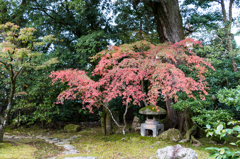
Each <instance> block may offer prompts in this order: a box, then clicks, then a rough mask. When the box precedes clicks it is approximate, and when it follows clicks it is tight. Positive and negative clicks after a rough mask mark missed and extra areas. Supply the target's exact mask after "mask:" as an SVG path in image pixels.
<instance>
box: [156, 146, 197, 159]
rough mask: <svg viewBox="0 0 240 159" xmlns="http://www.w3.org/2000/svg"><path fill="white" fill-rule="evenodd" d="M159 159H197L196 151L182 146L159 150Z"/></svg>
mask: <svg viewBox="0 0 240 159" xmlns="http://www.w3.org/2000/svg"><path fill="white" fill-rule="evenodd" d="M157 158H158V159H197V158H198V156H197V153H196V151H194V150H192V149H190V148H183V147H181V145H175V146H167V147H165V148H163V149H158V150H157Z"/></svg>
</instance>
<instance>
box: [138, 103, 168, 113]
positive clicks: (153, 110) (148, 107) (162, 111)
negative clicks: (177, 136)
mask: <svg viewBox="0 0 240 159" xmlns="http://www.w3.org/2000/svg"><path fill="white" fill-rule="evenodd" d="M147 109H149V110H150V111H152V112H155V113H157V112H161V113H166V110H165V109H163V108H161V107H156V106H153V105H150V106H146V107H143V108H141V109H140V110H139V112H142V111H145V110H147ZM157 110H159V111H157Z"/></svg>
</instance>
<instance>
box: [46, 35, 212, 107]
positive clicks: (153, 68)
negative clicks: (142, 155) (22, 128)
mask: <svg viewBox="0 0 240 159" xmlns="http://www.w3.org/2000/svg"><path fill="white" fill-rule="evenodd" d="M193 45H200V42H199V41H194V40H192V39H186V40H183V41H180V42H179V43H176V44H173V45H171V44H162V45H159V46H155V45H153V44H151V43H149V42H147V41H140V42H136V43H133V44H124V45H121V46H119V47H117V46H113V47H109V49H108V50H104V51H102V52H100V53H98V54H97V55H96V56H94V57H92V59H98V58H100V61H99V63H98V65H97V66H96V68H95V69H94V71H93V73H92V75H100V77H101V78H100V79H99V80H98V81H93V80H91V79H90V78H89V77H88V76H87V75H86V73H85V72H84V71H79V70H72V69H68V70H62V71H57V72H52V74H51V75H50V77H51V78H53V83H54V82H56V81H57V80H61V82H68V86H69V89H67V90H65V91H63V92H62V93H61V94H60V95H59V96H58V100H61V101H63V100H66V99H70V100H72V99H76V98H77V99H82V101H83V104H86V103H88V104H87V106H86V107H87V108H89V109H90V110H91V109H92V106H100V105H101V104H104V103H108V102H109V101H110V100H112V99H114V98H116V97H122V99H123V101H124V103H123V104H126V102H128V103H129V102H133V104H138V105H140V102H141V101H143V100H146V101H147V103H148V104H149V103H152V104H156V102H157V98H158V97H159V96H160V95H163V96H164V97H165V99H167V98H175V100H177V98H178V97H177V92H179V91H182V92H185V93H186V94H187V95H188V97H192V98H194V95H193V92H195V91H197V92H198V93H200V94H205V95H207V91H206V90H207V89H208V87H207V86H206V84H207V83H206V82H205V81H204V80H205V77H204V73H205V72H206V71H207V69H209V68H211V69H214V68H213V67H212V66H211V64H210V63H208V62H207V61H206V60H205V59H203V58H201V57H198V56H197V55H196V54H195V53H193V52H192V51H191V48H190V47H192V46H193ZM189 46H190V47H189ZM143 49H144V51H141V50H143ZM136 50H138V51H136ZM179 65H186V66H187V67H188V68H189V69H190V70H194V71H195V72H196V74H197V77H198V79H199V80H197V81H195V80H194V79H193V78H190V77H187V76H186V75H185V74H184V72H183V71H182V70H181V69H179V68H178V66H179ZM144 81H149V82H148V83H149V84H148V85H147V87H148V90H147V91H146V87H145V86H144V85H143V83H144ZM143 87H144V88H143ZM146 92H147V93H146ZM160 93H161V94H160ZM202 98H203V99H204V96H202Z"/></svg>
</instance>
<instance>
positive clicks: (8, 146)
mask: <svg viewBox="0 0 240 159" xmlns="http://www.w3.org/2000/svg"><path fill="white" fill-rule="evenodd" d="M35 151H37V148H35V147H33V146H31V145H27V144H19V143H18V144H16V143H9V142H8V143H4V144H3V145H2V146H1V147H0V158H2V159H4V158H6V159H7V158H22V159H23V158H24V159H28V158H29V159H32V158H35V157H34V152H35Z"/></svg>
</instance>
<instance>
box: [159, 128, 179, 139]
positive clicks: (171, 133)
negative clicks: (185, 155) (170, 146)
mask: <svg viewBox="0 0 240 159" xmlns="http://www.w3.org/2000/svg"><path fill="white" fill-rule="evenodd" d="M182 138H183V137H182V134H181V133H180V131H179V130H178V129H174V128H172V129H168V130H167V131H164V132H162V133H161V134H160V135H158V136H157V140H170V141H172V142H178V141H180V140H182Z"/></svg>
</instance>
